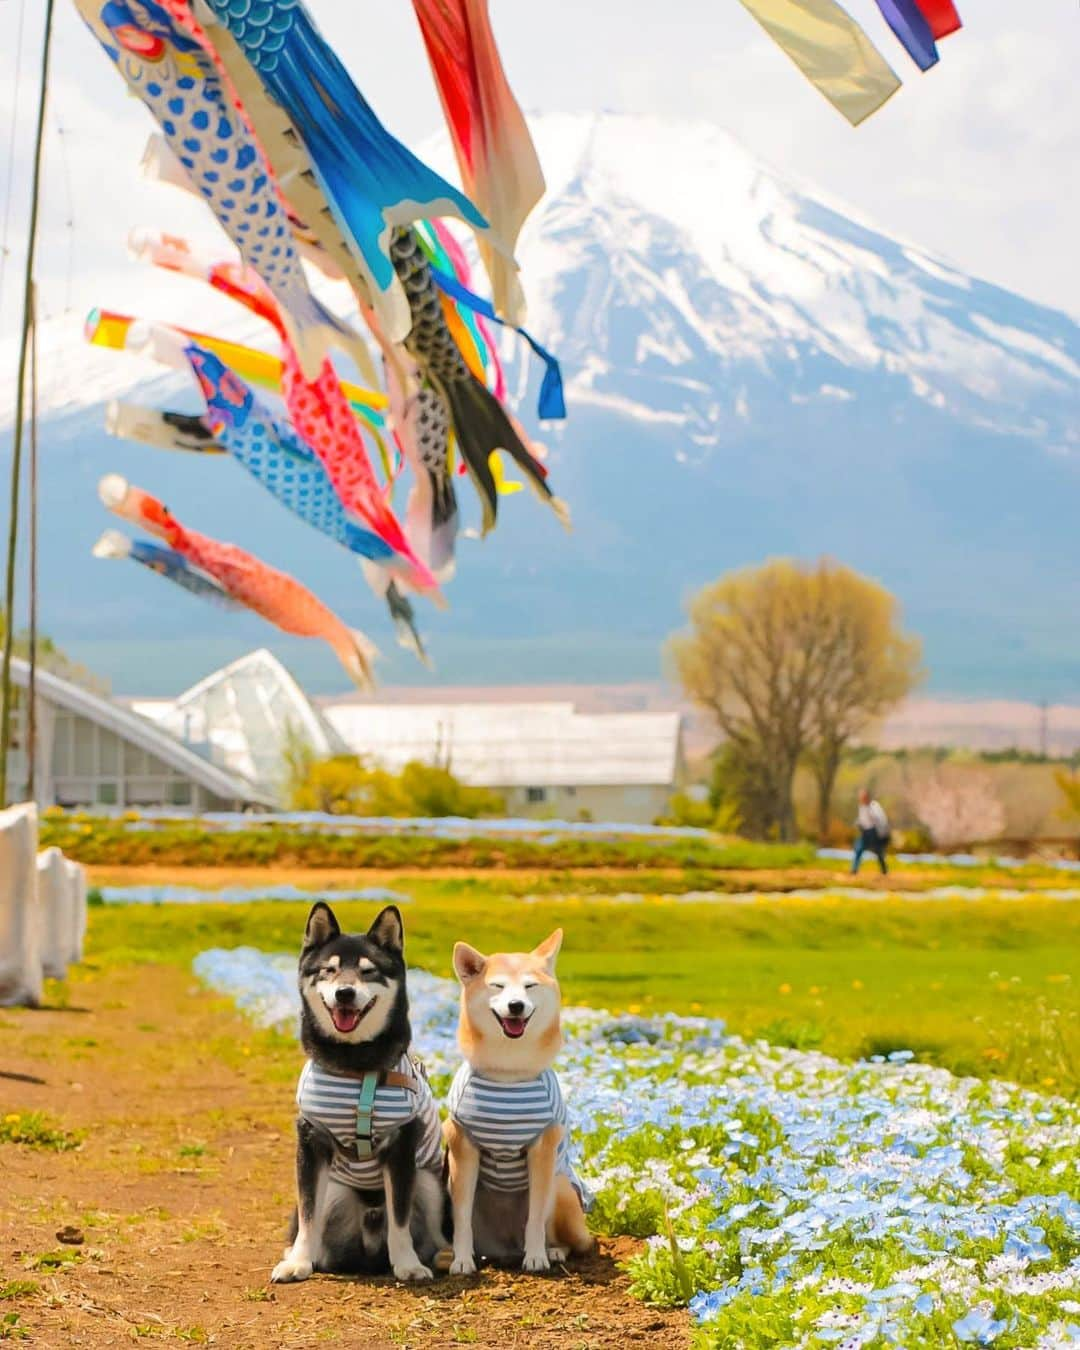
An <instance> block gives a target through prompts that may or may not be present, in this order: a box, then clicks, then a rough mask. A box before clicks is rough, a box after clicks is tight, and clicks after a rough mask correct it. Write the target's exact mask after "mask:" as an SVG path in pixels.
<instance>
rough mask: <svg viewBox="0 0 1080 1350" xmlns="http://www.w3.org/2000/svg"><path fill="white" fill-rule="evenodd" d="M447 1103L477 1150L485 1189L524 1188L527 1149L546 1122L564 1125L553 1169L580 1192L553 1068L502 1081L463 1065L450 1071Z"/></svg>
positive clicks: (508, 1189)
mask: <svg viewBox="0 0 1080 1350" xmlns="http://www.w3.org/2000/svg"><path fill="white" fill-rule="evenodd" d="M446 1104H447V1108H448V1110H449V1112H450V1116H451V1118H452V1119H453V1120H454V1121H455V1122H456V1123H457V1124H458V1125H460V1126H461V1128H462V1129H463V1130H464V1131H465V1133H466V1134H467V1135H468V1136H469V1138H470V1139H471V1140H472V1142H473V1143H474V1144H475V1145H476V1147H477V1148H478V1149H479V1150H480V1183H481V1185H483V1186H486V1187H487V1189H488V1190H492V1191H523V1190H527V1189H528V1185H529V1165H528V1161H527V1159H526V1156H525V1154H526V1150H527V1149H528V1148H529V1147H530V1145H532V1144H534V1143H535V1142H536V1141H537V1139H539V1138H540V1136H541V1135H542V1134H543V1133H544V1131H545V1130H546V1129H547V1128H548V1126H549V1125H562V1126H563V1127H564V1130H563V1137H562V1138H561V1139H560V1140H559V1148H558V1152H557V1154H556V1159H555V1170H556V1172H561V1173H562V1174H563V1175H564V1176H567V1177H569V1178H570V1180H571V1181H572V1182H573V1184H574V1187H575V1188H576V1189H577V1190H578V1192H579V1193H580V1192H581V1191H582V1186H581V1183H580V1182H579V1181H578V1179H577V1177H576V1176H575V1175H574V1169H573V1168H572V1167H571V1165H570V1150H569V1147H568V1143H567V1135H566V1129H565V1127H566V1103H565V1102H564V1101H563V1095H562V1090H561V1088H560V1087H559V1080H558V1078H557V1077H556V1075H555V1071H554V1070H553V1069H545V1070H544V1072H543V1073H542V1074H540V1075H539V1077H537V1078H529V1079H526V1080H525V1082H523V1083H500V1082H496V1081H495V1079H492V1078H482V1077H481V1076H480V1075H479V1074H478V1073H475V1072H474V1071H473V1069H472V1068H471V1067H470V1066H469V1065H468V1064H463V1065H462V1066H461V1068H460V1069H458V1071H457V1073H456V1074H455V1075H454V1081H453V1083H451V1085H450V1095H449V1097H448V1098H447V1101H446Z"/></svg>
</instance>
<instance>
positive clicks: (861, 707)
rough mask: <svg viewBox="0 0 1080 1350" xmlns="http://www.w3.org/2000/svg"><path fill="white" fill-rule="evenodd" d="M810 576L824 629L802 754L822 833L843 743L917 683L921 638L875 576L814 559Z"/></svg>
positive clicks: (882, 714)
mask: <svg viewBox="0 0 1080 1350" xmlns="http://www.w3.org/2000/svg"><path fill="white" fill-rule="evenodd" d="M813 580H814V582H815V583H816V585H817V587H818V588H819V591H820V595H819V600H818V605H817V611H818V613H819V614H820V616H821V619H820V621H821V624H822V631H821V632H820V633H819V635H818V642H817V660H818V665H819V669H818V674H817V678H816V679H815V682H814V692H813V696H812V698H811V706H810V726H809V735H808V737H807V746H806V755H805V759H806V763H807V765H808V766H809V768H810V770H811V772H812V773H813V775H814V781H815V783H816V785H817V813H818V830H819V831H820V832H821V834H822V835H823V836H824V835H825V834H826V833H827V832H828V828H829V820H830V818H831V815H832V798H833V789H834V788H835V786H836V774H837V771H838V770H839V768H840V762H841V760H842V759H843V756H844V752H845V750H846V749H847V747H848V746H849V745H850V743H851V741H852V740H854V739H855V737H857V736H862V735H863V734H865V733H866V732H867V731H868V730H870V728H871V727H872V726H873V725H874V723H875V722H878V721H879V720H880V719H881V718H882V717H883V716H884V714H885V713H887V712H888V711H889V709H890V708H892V707H895V705H896V704H897V703H899V702H900V701H901V700H902V699H904V698H905V697H906V696H907V695H908V694H909V693H910V692H911V690H912V689H913V688H914V687H915V684H916V683H917V681H918V680H919V678H920V676H921V671H920V669H919V661H920V657H921V655H922V644H921V643H920V642H919V640H918V638H913V637H909V636H907V635H906V634H905V633H903V632H902V631H901V630H900V626H899V615H898V608H899V607H898V605H897V602H896V598H895V597H894V596H892V595H890V593H889V592H888V591H887V590H885V588H884V587H883V586H879V585H878V583H877V582H876V581H870V580H869V579H868V578H866V577H863V576H860V575H859V573H858V572H855V571H853V570H852V569H851V568H850V567H842V566H838V565H836V564H829V563H822V564H820V565H819V567H818V570H817V573H816V574H815V577H814V579H813Z"/></svg>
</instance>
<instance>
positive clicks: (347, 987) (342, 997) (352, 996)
mask: <svg viewBox="0 0 1080 1350" xmlns="http://www.w3.org/2000/svg"><path fill="white" fill-rule="evenodd" d="M334 998H335V999H336V1000H337V1002H338V1003H355V1002H356V986H355V985H352V984H339V985H338V987H337V988H336V989H335V990H334Z"/></svg>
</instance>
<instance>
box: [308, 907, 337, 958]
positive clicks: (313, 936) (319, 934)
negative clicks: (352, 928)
mask: <svg viewBox="0 0 1080 1350" xmlns="http://www.w3.org/2000/svg"><path fill="white" fill-rule="evenodd" d="M340 933H341V927H340V925H339V924H338V921H337V919H336V918H335V917H334V911H333V910H332V909H331V908H330V906H329V905H328V904H327V903H326V901H325V900H316V902H315V903H314V904H313V905H312V907H311V913H310V914H309V915H308V916H307V927H306V928H305V929H304V946H305V947H321V946H322V945H323V944H324V943H326V942H330V941H331V940H332V939H333V938H336V937H338V936H339V935H340Z"/></svg>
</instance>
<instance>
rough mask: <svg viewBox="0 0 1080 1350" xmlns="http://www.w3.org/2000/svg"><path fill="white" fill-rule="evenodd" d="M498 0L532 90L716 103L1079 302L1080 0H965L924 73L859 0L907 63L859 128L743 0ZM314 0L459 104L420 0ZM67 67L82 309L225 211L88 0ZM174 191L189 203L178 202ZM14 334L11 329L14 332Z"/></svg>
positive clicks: (768, 155)
mask: <svg viewBox="0 0 1080 1350" xmlns="http://www.w3.org/2000/svg"><path fill="white" fill-rule="evenodd" d="M491 2H492V10H493V14H494V19H495V25H496V30H497V34H498V37H499V40H500V44H501V47H502V51H503V56H504V60H505V63H506V67H507V69H508V71H509V74H510V77H511V82H512V84H513V85H514V87H515V89H516V90H517V92H518V95H519V97H520V99H521V102H522V103H523V104H524V106H525V107H526V109H535V110H540V111H557V110H564V109H565V110H575V111H578V110H601V109H604V110H615V111H636V112H649V113H655V114H662V115H666V116H671V117H696V118H705V119H708V120H710V121H714V122H716V123H718V124H720V125H721V126H723V127H725V128H727V129H728V130H730V131H731V132H733V133H734V134H735V135H736V136H737V137H739V138H740V139H741V140H742V141H743V142H744V143H745V144H746V145H747V146H748V147H749V148H751V149H752V150H754V151H755V152H757V153H758V154H759V155H761V156H762V157H763V158H764V159H766V160H768V161H769V162H771V163H772V164H773V165H774V166H776V167H777V168H779V169H781V170H782V171H784V172H785V173H786V174H788V175H790V176H793V177H795V178H796V179H798V180H800V181H801V182H802V183H804V184H806V185H809V186H811V187H817V188H819V189H821V190H824V191H826V192H827V193H828V194H829V195H830V196H832V197H834V198H839V199H840V200H841V201H843V202H846V203H848V204H850V205H851V206H852V207H853V208H855V209H856V210H857V211H858V213H859V214H860V215H862V216H864V217H867V218H869V219H871V220H873V221H874V222H876V223H877V224H878V225H880V226H882V227H884V228H885V229H886V230H887V231H889V232H892V233H894V234H898V235H901V236H903V237H905V238H907V239H909V240H912V241H915V242H918V243H920V244H922V245H924V246H925V247H927V248H929V249H931V250H934V251H936V252H938V253H941V254H943V255H945V256H946V257H947V258H949V259H951V260H952V261H954V262H955V263H957V264H958V265H959V266H961V267H962V268H964V269H965V270H968V271H970V272H973V273H975V274H977V275H980V276H983V277H985V278H987V279H989V280H992V281H995V282H997V283H999V284H1001V285H1005V286H1008V287H1011V288H1013V289H1015V290H1017V291H1020V292H1022V293H1023V294H1025V295H1027V296H1029V297H1031V298H1034V299H1038V300H1041V301H1043V302H1045V303H1048V304H1051V305H1055V306H1058V307H1061V308H1065V309H1068V310H1070V311H1071V312H1073V313H1078V312H1080V267H1078V266H1077V264H1076V240H1077V237H1078V234H1080V219H1078V216H1080V212H1078V207H1077V198H1078V191H1077V178H1078V171H1077V164H1078V163H1080V81H1078V80H1077V78H1076V62H1077V54H1078V43H1077V38H1078V32H1080V10H1078V9H1077V6H1076V4H1075V0H1028V3H1026V4H1017V3H1015V0H958V3H959V7H960V9H961V11H962V12H963V13H964V17H965V18H966V19H967V21H968V26H967V27H966V28H965V29H964V30H963V31H962V32H960V33H958V34H956V35H954V36H952V37H950V38H948V39H947V40H946V41H945V42H943V43H942V45H941V50H942V54H943V55H942V61H941V63H940V65H939V66H937V67H936V68H935V69H934V70H932V71H931V72H930V73H929V74H927V75H923V76H921V75H919V73H918V72H917V71H916V69H915V67H914V66H913V65H912V64H911V63H910V61H909V60H908V58H907V56H906V54H905V53H904V52H903V50H902V49H901V48H900V47H899V46H898V44H897V43H896V41H895V40H894V39H893V37H892V35H891V33H890V32H889V30H888V29H887V28H886V27H885V25H884V24H883V23H882V21H881V19H880V17H879V15H878V11H877V9H876V6H875V5H874V4H873V3H872V0H854V3H852V4H851V5H850V6H849V8H850V9H851V11H852V12H853V13H854V14H855V15H856V17H858V18H859V19H860V20H861V21H863V22H864V24H865V26H866V27H867V29H868V30H869V31H870V33H871V36H872V37H873V38H874V40H875V41H876V43H877V45H878V47H879V49H880V50H881V51H882V52H883V53H884V54H885V56H886V58H887V59H888V60H889V62H890V63H891V64H892V65H893V67H894V69H896V71H897V72H898V73H899V74H900V75H901V77H902V78H903V79H904V81H905V84H904V87H903V89H902V90H901V91H900V92H899V93H898V94H897V95H896V96H895V97H894V98H893V99H892V100H891V102H890V103H889V104H888V105H886V107H885V108H884V109H883V110H882V111H881V112H879V113H878V114H877V115H876V116H875V117H873V118H872V119H871V120H870V121H869V122H868V123H866V124H865V125H864V126H862V127H860V128H859V129H857V130H852V129H851V128H850V127H849V126H848V125H847V123H846V122H844V121H843V120H842V119H841V117H840V116H839V115H838V114H837V113H836V112H835V111H834V110H833V109H832V108H830V107H829V106H828V105H827V104H826V103H825V101H824V100H823V99H822V98H821V97H820V95H818V94H817V93H816V92H815V91H814V90H813V89H812V88H811V87H810V86H809V85H808V84H807V83H806V82H805V81H804V80H803V78H802V76H801V75H800V74H799V73H798V71H797V70H796V69H795V68H794V66H792V65H791V64H790V63H789V62H788V60H787V59H786V58H785V57H784V56H783V54H782V53H781V52H780V51H779V50H778V49H777V48H776V47H774V46H773V44H772V43H771V42H770V41H769V40H768V39H767V38H765V37H764V36H763V34H762V33H761V32H760V30H759V29H758V27H757V25H756V24H755V23H754V22H753V20H752V19H751V18H750V17H749V16H748V15H747V14H746V12H745V11H744V10H743V8H742V6H741V5H740V4H739V3H738V0H670V2H669V3H658V0H587V2H585V3H583V0H542V3H531V4H526V3H523V0H491ZM308 3H309V5H310V7H311V9H312V10H313V12H314V14H315V16H316V18H317V20H318V22H319V23H320V25H321V27H322V28H323V31H324V33H325V34H326V36H327V37H328V38H329V39H330V40H331V41H332V42H333V43H334V44H335V45H336V47H337V49H338V51H339V53H340V54H341V55H342V57H343V58H344V59H345V61H346V64H347V65H348V66H349V67H350V69H351V70H352V72H353V74H354V77H355V79H356V81H357V83H358V85H359V86H360V87H361V89H363V90H364V92H365V94H366V95H367V97H368V98H369V100H370V102H371V103H372V104H373V105H374V107H375V109H376V111H377V112H378V113H379V115H380V116H381V118H382V119H383V121H384V122H385V123H386V124H387V125H388V126H389V128H390V129H391V130H392V131H394V132H395V133H396V134H397V135H399V136H400V137H402V138H403V139H404V140H406V141H408V142H410V143H412V144H415V143H416V142H417V141H419V140H422V139H423V138H424V137H425V136H426V135H429V134H430V133H431V132H432V131H434V130H435V129H436V128H437V127H438V126H439V125H441V119H440V114H439V108H438V104H437V101H436V98H435V95H434V90H433V86H432V83H431V79H430V75H429V72H428V69H427V64H426V60H425V58H424V55H423V50H422V47H421V44H420V40H419V35H418V32H417V30H416V24H415V20H414V17H413V13H412V7H411V5H410V4H409V3H408V0H308ZM42 8H43V6H42V5H41V3H40V0H7V3H6V4H5V6H4V13H5V19H6V23H5V38H6V39H7V40H6V41H5V43H4V44H3V45H2V48H0V118H2V119H3V124H2V128H0V130H2V134H0V156H2V157H3V158H2V160H0V164H2V169H0V173H2V177H0V193H3V192H4V188H5V185H6V183H7V181H8V146H9V143H10V139H11V136H12V130H13V127H12V109H13V107H14V106H15V84H16V77H17V74H18V78H19V80H20V86H19V95H18V117H17V119H16V121H15V123H14V140H15V144H16V146H17V147H18V149H17V152H16V164H15V173H14V183H15V189H14V191H13V192H12V194H11V203H10V213H9V220H8V225H7V232H6V237H7V242H8V246H9V250H10V251H9V256H8V259H7V265H6V267H5V275H4V278H3V292H2V295H0V305H2V310H3V330H4V331H3V336H4V337H7V338H9V339H10V336H11V330H12V328H13V326H14V323H15V318H16V314H17V310H18V299H19V277H18V271H19V266H20V263H21V248H20V241H21V239H22V238H23V237H24V232H25V215H26V196H27V191H26V190H27V183H28V173H27V165H28V154H29V144H30V138H31V133H32V125H33V100H34V97H35V91H36V78H37V62H38V57H39V48H40V39H41V31H40V26H41V14H40V10H41V9H42ZM20 10H21V11H22V12H23V13H24V16H25V24H24V32H23V41H22V44H21V51H22V61H21V71H19V72H17V69H16V67H17V62H16V53H17V51H18V50H19V44H18V43H17V41H16V35H17V30H18V27H19V22H20V20H19V14H20ZM51 89H52V102H51V107H50V119H49V133H48V141H47V145H48V157H47V163H46V189H45V194H44V205H43V231H42V245H41V253H42V258H41V268H40V275H41V278H42V309H43V311H44V312H45V313H46V314H53V315H55V314H57V313H58V312H62V311H63V310H65V309H67V308H70V309H71V311H72V313H73V314H75V313H78V312H80V311H81V310H83V309H85V308H86V307H87V305H89V304H91V303H101V304H105V305H109V304H111V303H116V299H115V297H116V293H117V291H119V290H123V291H124V292H126V293H130V286H131V285H132V284H133V282H134V281H135V280H136V278H137V275H138V273H139V269H138V265H137V264H134V263H130V262H128V260H127V258H126V256H125V253H124V248H123V240H124V238H125V236H126V233H127V230H128V229H129V228H130V226H132V225H135V224H141V225H156V226H158V227H161V226H175V227H183V228H194V222H195V221H196V219H201V217H200V216H199V215H198V213H202V216H205V215H206V213H205V212H204V211H203V208H202V207H201V206H200V205H199V204H198V203H194V202H193V203H191V205H190V208H189V207H188V205H187V204H185V203H183V202H182V200H181V199H180V197H179V195H178V194H172V195H167V196H166V197H164V198H163V197H160V196H148V189H147V188H146V187H145V186H144V185H142V184H141V182H140V180H139V176H138V160H139V155H140V153H141V149H142V146H143V144H144V142H145V139H146V136H147V134H148V132H149V130H150V121H149V115H148V114H147V113H145V111H144V110H143V109H142V107H141V106H140V105H139V104H138V103H136V102H135V101H134V100H132V99H130V98H128V97H126V95H125V93H124V90H123V86H122V83H121V81H120V79H119V78H118V76H117V75H116V74H115V73H114V72H113V71H112V69H111V67H110V66H109V63H108V62H107V60H106V58H105V57H104V55H103V54H102V53H101V51H100V49H99V48H98V47H97V44H96V43H95V42H94V41H93V40H92V39H91V38H90V36H89V34H88V33H87V32H86V30H85V29H84V28H83V26H82V23H81V21H80V20H79V18H78V15H77V13H76V11H75V8H74V6H73V5H72V4H71V2H70V0H58V3H57V19H56V40H55V47H54V75H53V80H52V82H51ZM62 147H66V152H64V151H63V150H62ZM149 191H150V192H156V193H160V192H161V191H163V190H162V189H151V190H149ZM162 201H167V202H168V203H169V207H168V213H169V219H164V220H163V219H161V211H162V206H161V203H162ZM148 203H149V206H148V205H147V204H148ZM69 219H70V220H71V221H72V222H73V227H72V228H71V229H70V230H68V229H67V228H66V222H67V221H68V220H69ZM3 350H4V351H5V352H7V351H10V343H9V342H5V343H4V345H3ZM4 383H6V381H5V382H4Z"/></svg>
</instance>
